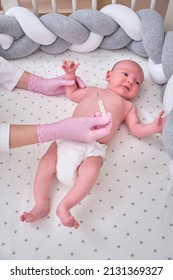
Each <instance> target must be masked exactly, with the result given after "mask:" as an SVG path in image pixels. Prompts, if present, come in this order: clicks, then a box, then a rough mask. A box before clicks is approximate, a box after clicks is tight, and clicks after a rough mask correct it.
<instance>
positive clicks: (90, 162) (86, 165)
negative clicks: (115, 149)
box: [56, 156, 102, 228]
mask: <svg viewBox="0 0 173 280" xmlns="http://www.w3.org/2000/svg"><path fill="white" fill-rule="evenodd" d="M101 165H102V158H101V157H100V156H96V157H88V158H87V159H86V160H85V161H84V162H83V163H82V164H81V165H80V166H79V168H78V177H77V179H76V182H75V183H74V185H73V187H72V188H71V190H70V191H69V192H68V193H67V194H66V196H65V197H64V199H63V200H62V201H61V202H60V204H59V205H58V207H57V211H56V213H57V216H58V217H59V218H60V220H61V222H62V224H63V225H65V226H68V227H74V228H78V227H79V223H78V222H77V220H75V219H74V217H73V216H72V215H71V213H70V209H71V208H72V207H74V206H75V205H77V204H78V203H79V202H80V201H81V200H82V199H83V198H84V197H86V195H87V194H88V193H89V192H90V191H91V189H92V187H93V185H94V184H95V182H96V180H97V178H98V175H99V173H100V168H101Z"/></svg>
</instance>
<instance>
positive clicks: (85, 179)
mask: <svg viewBox="0 0 173 280" xmlns="http://www.w3.org/2000/svg"><path fill="white" fill-rule="evenodd" d="M78 66H79V64H75V63H74V62H73V61H65V62H64V64H63V66H62V68H63V69H64V71H65V73H66V75H65V78H66V79H67V80H68V79H69V80H75V76H76V74H75V72H76V69H77V67H78ZM143 80H144V73H143V70H142V68H141V67H140V65H138V64H137V63H136V62H135V61H132V60H123V61H120V62H118V63H116V64H115V65H114V67H113V68H112V70H109V71H107V73H106V81H107V87H106V88H97V87H86V88H84V89H79V88H78V87H77V85H72V86H70V87H66V88H65V91H66V96H67V97H68V98H69V99H70V100H72V101H74V102H76V103H78V105H77V107H76V108H75V110H74V113H73V116H75V117H81V116H85V117H87V116H91V115H93V114H94V112H97V111H99V109H100V108H99V104H98V103H99V102H98V94H99V97H100V98H101V100H102V102H103V105H104V108H105V110H106V112H110V113H111V115H112V129H111V132H110V134H109V135H108V136H105V137H103V138H101V139H99V140H98V141H97V142H93V143H87V144H86V143H82V142H75V141H65V140H61V141H59V142H58V141H57V142H54V143H52V144H51V146H50V148H49V149H48V151H47V152H46V154H45V155H44V156H43V157H42V159H41V161H40V163H39V166H38V170H37V174H36V177H35V182H34V196H35V206H34V208H33V209H32V210H31V211H30V212H29V213H28V212H24V213H23V215H22V216H21V221H26V222H33V221H36V220H37V219H40V218H42V217H44V216H46V215H47V214H48V213H49V210H50V206H49V193H50V189H51V184H52V179H53V176H54V175H55V174H57V178H58V180H59V181H60V182H62V183H64V184H66V185H69V186H70V188H71V189H70V190H69V191H68V193H67V194H66V195H65V197H64V198H63V199H62V200H61V202H60V203H59V205H58V207H57V211H56V213H57V216H58V217H59V218H60V220H61V223H62V224H63V225H65V226H68V227H74V228H78V226H79V223H78V221H77V220H76V219H75V218H74V217H73V216H72V214H71V212H70V209H71V208H73V207H74V206H75V205H77V204H78V203H79V202H80V201H81V200H82V199H83V198H84V197H86V195H87V194H88V193H89V192H90V191H91V189H92V187H93V186H94V184H95V182H96V180H97V178H98V176H99V173H100V169H101V166H102V163H103V158H104V156H105V153H106V147H107V144H108V143H109V141H110V140H111V139H112V137H113V135H114V134H115V133H116V131H117V129H118V127H119V126H120V124H121V123H122V122H125V124H126V126H127V128H128V129H129V131H130V133H131V134H132V135H134V136H136V137H146V136H148V135H151V134H154V133H160V132H162V129H163V125H164V122H165V118H163V111H162V112H160V113H159V114H158V115H157V116H156V118H155V119H154V121H153V122H152V123H150V124H141V123H140V121H139V118H138V116H137V110H136V108H135V106H134V104H133V103H132V102H131V100H132V99H133V98H135V97H136V96H137V94H138V92H139V90H140V87H141V84H142V82H143ZM81 133H82V131H81Z"/></svg>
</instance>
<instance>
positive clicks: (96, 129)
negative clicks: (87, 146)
mask: <svg viewBox="0 0 173 280" xmlns="http://www.w3.org/2000/svg"><path fill="white" fill-rule="evenodd" d="M111 128H112V116H111V114H110V113H107V116H106V117H102V116H94V117H78V118H76V117H71V118H68V119H65V120H62V121H59V122H56V123H52V124H43V125H38V126H37V133H38V139H39V142H40V143H44V142H49V141H55V140H57V139H66V140H76V141H81V142H92V141H95V140H97V139H99V138H102V137H104V136H106V135H108V134H109V133H110V132H111Z"/></svg>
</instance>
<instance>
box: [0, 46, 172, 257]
mask: <svg viewBox="0 0 173 280" xmlns="http://www.w3.org/2000/svg"><path fill="white" fill-rule="evenodd" d="M68 59H69V60H74V61H76V62H80V64H81V65H80V68H79V69H78V75H79V76H80V77H81V78H82V79H83V80H84V81H85V83H86V85H95V86H99V87H105V85H106V81H105V74H106V71H107V70H108V69H111V68H112V66H113V64H114V63H115V62H116V61H118V60H121V59H134V60H135V61H137V62H138V63H139V64H140V65H141V66H142V67H143V69H144V73H145V81H144V83H143V86H142V89H141V92H140V95H139V96H138V97H137V98H136V99H135V100H134V102H135V104H136V106H137V109H138V114H139V118H140V120H141V122H143V123H149V122H152V120H153V118H154V117H155V116H156V114H158V113H159V111H160V110H162V103H161V100H160V90H161V89H160V86H159V85H155V84H154V83H153V82H152V81H151V79H150V78H149V75H148V71H147V60H146V59H144V58H141V57H138V56H137V55H135V54H134V53H132V52H131V51H129V50H127V49H121V50H118V51H117V50H116V51H107V50H100V49H97V50H95V51H94V52H92V53H88V54H80V53H75V52H71V51H67V52H65V53H63V54H61V55H48V54H45V53H43V52H41V51H37V52H36V53H34V54H33V55H31V56H29V57H26V58H23V59H19V60H16V61H14V63H16V64H17V65H19V66H21V67H22V68H24V69H26V70H28V71H31V72H34V73H36V74H39V75H41V76H43V77H47V78H48V77H49V78H50V77H55V76H59V75H61V74H63V71H62V69H61V65H62V61H63V60H68ZM0 106H1V108H0V109H1V122H4V123H16V124H18V123H21V124H25V123H28V124H30V123H31V124H33V123H45V122H54V121H58V120H60V119H64V118H66V117H69V116H71V113H72V111H73V109H74V108H75V104H74V103H73V102H71V101H70V100H68V99H67V98H66V97H65V95H61V96H60V97H47V96H43V95H41V94H38V93H29V92H27V91H25V90H20V89H15V90H14V91H13V92H12V93H9V92H7V91H5V90H3V89H1V91H0ZM48 146H49V144H42V145H39V144H37V145H31V146H27V147H23V148H17V149H12V150H11V151H10V152H9V153H1V155H0V197H1V203H0V213H1V215H0V259H13V260H15V259H24V260H26V259H33V260H37V259H42V260H47V259H50V260H53V259H57V260H58V259H59V260H60V259H62V260H64V259H68V260H73V259H75V260H76V259H82V260H85V259H87V260H89V259H96V260H101V259H105V260H108V259H120V260H121V259H126V260H134V259H139V260H140V259H148V260H149V259H154V260H157V259H172V258H173V242H172V240H173V183H172V181H171V179H170V175H169V157H168V155H167V154H166V152H165V151H164V147H163V144H162V138H161V135H160V134H155V135H152V136H150V137H146V138H143V139H138V138H135V137H133V136H131V135H130V133H129V132H128V130H127V128H126V127H125V125H124V124H122V125H121V126H120V128H119V130H118V132H117V134H116V135H115V136H114V138H113V139H112V141H111V143H110V145H109V147H108V152H107V155H106V157H105V160H104V165H103V168H102V170H101V173H100V176H99V178H98V180H97V182H96V184H95V186H94V188H93V190H92V192H91V193H90V194H89V195H88V196H87V197H86V198H85V199H84V200H83V201H82V202H81V203H79V205H77V206H76V207H75V208H74V209H72V214H73V215H74V216H75V217H76V218H77V220H78V221H79V223H80V227H79V228H78V229H77V230H76V229H71V228H66V227H64V226H62V225H61V223H60V221H59V219H58V217H57V216H56V207H57V205H58V203H59V201H60V200H61V199H62V197H63V196H64V195H65V194H66V192H67V187H65V186H63V185H62V184H60V183H58V182H57V180H56V179H54V182H53V185H52V192H51V197H50V201H51V210H50V213H49V215H48V216H47V217H45V218H44V219H42V220H39V221H37V222H34V223H32V224H28V223H22V222H21V221H20V215H21V214H22V213H23V211H28V210H30V209H31V208H32V207H33V205H34V198H33V182H34V176H35V173H36V169H37V165H38V163H39V160H40V158H41V157H42V155H43V154H44V153H45V151H46V150H47V148H48Z"/></svg>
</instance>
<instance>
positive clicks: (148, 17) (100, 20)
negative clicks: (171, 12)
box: [0, 4, 173, 175]
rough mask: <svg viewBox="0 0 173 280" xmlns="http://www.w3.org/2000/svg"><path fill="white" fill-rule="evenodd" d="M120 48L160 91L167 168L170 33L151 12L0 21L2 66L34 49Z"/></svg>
mask: <svg viewBox="0 0 173 280" xmlns="http://www.w3.org/2000/svg"><path fill="white" fill-rule="evenodd" d="M32 26H33V28H32ZM123 47H127V48H129V49H130V50H132V51H133V52H134V53H136V54H138V55H139V56H142V57H147V58H148V71H149V74H150V76H151V78H152V80H153V81H154V82H155V83H157V84H161V85H164V87H163V92H162V95H163V107H164V111H165V114H166V115H167V120H166V123H165V125H164V129H163V143H164V146H165V149H166V150H167V152H168V154H169V156H170V158H171V160H172V163H171V164H172V166H173V98H172V96H171V95H172V91H171V89H172V88H173V31H168V32H166V33H165V31H164V22H163V19H162V17H161V16H160V15H159V14H158V13H157V12H156V11H154V10H150V9H142V10H140V11H138V12H134V11H133V10H132V9H130V8H128V7H126V6H124V5H119V4H110V5H107V6H105V7H103V8H102V9H101V10H100V11H96V10H79V11H76V12H74V13H72V14H71V15H70V16H68V17H67V16H65V15H61V14H58V13H53V14H46V15H43V16H41V17H40V18H38V17H37V16H36V15H35V14H33V13H32V12H31V11H29V10H27V9H26V8H23V7H13V8H10V9H9V10H8V11H7V12H6V14H5V15H0V56H2V57H4V58H6V59H8V60H9V59H17V58H22V57H25V56H28V55H30V54H32V53H34V52H35V51H36V50H37V49H41V50H42V51H44V52H46V53H49V54H60V53H62V52H65V51H66V50H67V49H69V50H72V51H76V52H81V53H87V52H91V51H93V50H95V49H97V48H103V49H107V50H111V49H114V50H115V49H120V48H123ZM171 168H172V175H173V167H171Z"/></svg>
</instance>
